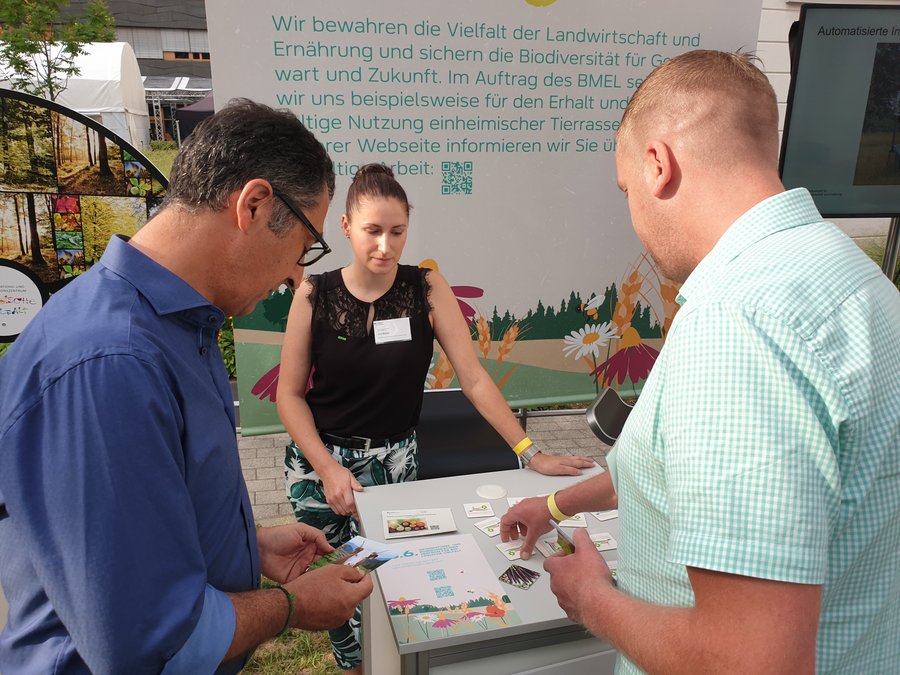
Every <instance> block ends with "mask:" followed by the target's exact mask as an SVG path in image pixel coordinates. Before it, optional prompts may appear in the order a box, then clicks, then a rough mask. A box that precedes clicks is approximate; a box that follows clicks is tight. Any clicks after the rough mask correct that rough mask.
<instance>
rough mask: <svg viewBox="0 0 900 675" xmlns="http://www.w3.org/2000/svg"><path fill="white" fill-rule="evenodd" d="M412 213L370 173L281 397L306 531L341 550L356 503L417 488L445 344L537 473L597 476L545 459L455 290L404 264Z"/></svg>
mask: <svg viewBox="0 0 900 675" xmlns="http://www.w3.org/2000/svg"><path fill="white" fill-rule="evenodd" d="M409 208H410V207H409V202H408V200H407V198H406V193H405V191H404V190H403V188H402V187H401V186H400V184H399V183H398V182H397V181H396V180H395V179H394V175H393V172H392V171H391V169H390V168H388V167H386V166H384V165H382V164H367V165H365V166H363V167H361V168H360V169H359V171H357V173H356V176H355V177H354V179H353V183H352V184H351V186H350V190H349V191H348V193H347V205H346V212H345V213H344V215H343V216H342V217H341V227H342V229H343V231H344V234H345V235H346V236H347V237H348V238H349V239H350V244H351V247H352V249H353V262H352V263H351V264H350V265H349V266H348V267H345V268H343V269H338V270H334V271H331V272H326V273H325V274H321V275H316V276H312V277H310V278H308V279H305V280H304V282H303V284H302V285H301V287H300V289H299V290H298V292H297V294H296V296H295V298H294V302H293V304H292V305H291V311H290V315H289V317H288V324H287V332H286V334H285V339H284V346H283V347H282V354H281V371H280V374H279V381H278V393H277V401H278V413H279V415H280V416H281V420H282V422H283V423H284V426H285V428H286V429H287V431H288V433H290V435H291V438H292V439H293V441H292V442H291V443H290V444H289V445H288V447H287V453H286V457H285V474H286V480H287V486H288V493H289V495H290V501H291V505H292V507H293V509H294V513H295V515H296V516H297V519H298V520H300V521H301V522H305V523H307V524H310V525H313V526H315V527H318V528H320V529H322V530H323V531H324V532H325V535H326V537H327V538H328V541H329V542H330V543H331V544H332V545H333V546H337V545H339V544H341V543H343V542H344V541H346V540H347V539H350V538H352V537H353V536H355V535H356V534H357V533H358V530H357V523H356V520H355V518H354V517H353V516H354V515H355V513H356V505H355V501H354V497H353V493H354V492H355V491H360V490H362V489H363V487H364V486H365V485H380V484H385V483H395V482H402V481H406V480H415V477H416V469H417V466H418V461H417V456H416V435H415V425H416V422H417V421H418V417H419V412H420V410H421V407H422V396H423V391H424V387H425V377H426V375H427V373H428V367H429V364H430V362H431V357H432V353H433V341H434V338H435V337H437V340H438V342H439V343H440V345H441V347H442V348H443V350H444V352H445V353H446V354H447V357H448V358H449V360H450V362H451V364H452V365H453V367H454V369H455V370H456V373H457V377H458V378H459V383H460V386H461V387H462V390H463V392H464V393H465V394H466V396H467V397H468V398H469V399H470V400H471V401H472V403H473V404H474V405H475V407H476V408H477V409H478V411H479V413H481V415H482V416H483V417H484V418H485V419H486V420H487V421H488V422H490V424H491V425H492V426H493V427H494V428H495V429H496V430H497V432H498V433H499V434H500V435H501V436H502V437H503V438H504V440H506V442H507V443H509V444H510V447H512V448H514V450H515V451H516V452H517V453H518V454H519V456H520V457H521V458H522V459H523V460H524V461H525V462H526V463H527V466H528V467H529V468H532V469H535V470H536V471H539V472H541V473H545V474H554V475H573V474H577V473H579V469H582V468H587V467H589V466H591V465H592V464H593V463H592V462H591V460H589V459H587V458H585V457H555V456H550V455H544V454H542V453H540V452H538V451H537V448H536V447H535V446H534V445H533V444H532V443H531V442H530V440H529V439H528V438H527V436H526V435H525V432H524V431H523V430H522V427H521V426H520V425H519V423H518V421H517V420H516V418H515V417H514V416H513V414H512V412H511V411H510V409H509V406H508V405H507V403H506V401H505V400H504V398H503V396H502V395H501V394H500V391H499V390H498V389H497V386H496V385H495V384H494V382H493V380H492V379H491V378H490V376H489V375H488V374H487V372H485V370H484V368H482V367H481V364H480V363H479V362H478V359H477V358H476V356H475V351H474V349H473V348H472V339H471V336H470V334H469V329H468V327H467V326H466V322H465V320H464V318H463V316H462V313H461V312H460V310H459V305H458V304H457V301H456V297H455V296H454V294H453V292H452V291H451V289H450V286H449V284H448V283H447V281H446V280H445V279H444V278H443V277H442V276H441V275H440V273H438V272H437V271H434V270H427V269H420V268H418V267H413V266H410V265H401V264H400V262H399V261H400V254H401V253H402V252H403V247H404V245H405V243H406V236H407V230H408V227H409ZM310 375H311V378H310ZM310 385H311V386H310ZM354 623H356V626H354V625H353V624H354ZM357 626H358V622H353V621H351V624H350V626H349V627H348V626H344V627H342V628H339V629H337V630H335V631H332V632H331V639H332V646H333V649H334V654H335V659H336V661H337V663H338V665H339V666H340V667H341V668H343V669H345V670H350V671H354V672H358V669H359V664H360V662H361V652H360V649H359V644H358V642H357V640H356V636H355V635H354V632H353V631H354V629H355V628H356V627H357Z"/></svg>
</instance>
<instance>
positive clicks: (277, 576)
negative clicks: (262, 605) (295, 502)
mask: <svg viewBox="0 0 900 675" xmlns="http://www.w3.org/2000/svg"><path fill="white" fill-rule="evenodd" d="M256 542H257V545H258V547H259V562H260V567H261V568H262V573H263V574H264V575H265V576H267V577H268V578H269V579H271V580H272V581H277V582H278V583H281V584H285V583H287V582H289V581H292V580H294V579H296V578H297V577H299V576H300V575H301V574H303V573H304V572H305V571H306V568H307V566H308V565H309V564H310V563H311V562H312V561H313V560H315V559H316V558H318V557H319V556H322V555H325V554H326V553H330V552H331V551H333V550H334V548H333V547H332V546H331V545H330V544H329V543H328V542H327V541H326V540H325V535H324V534H322V532H321V530H317V529H316V528H314V527H310V526H309V525H304V524H303V523H291V524H289V525H279V526H278V527H263V528H260V529H259V530H257V531H256Z"/></svg>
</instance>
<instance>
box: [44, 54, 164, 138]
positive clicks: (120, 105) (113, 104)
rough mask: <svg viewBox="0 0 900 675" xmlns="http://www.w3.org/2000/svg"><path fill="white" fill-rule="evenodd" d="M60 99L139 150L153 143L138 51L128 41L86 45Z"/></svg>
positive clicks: (58, 99) (59, 101)
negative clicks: (137, 55)
mask: <svg viewBox="0 0 900 675" xmlns="http://www.w3.org/2000/svg"><path fill="white" fill-rule="evenodd" d="M85 49H86V51H85V53H84V54H82V55H81V56H79V57H78V58H77V59H76V60H75V64H76V65H77V66H78V67H79V69H80V70H81V72H80V73H79V74H78V75H77V76H76V77H72V78H69V83H68V86H67V87H66V89H65V91H63V92H62V93H61V94H60V95H59V96H58V97H57V98H56V102H57V103H60V104H62V105H64V106H67V107H69V108H72V109H73V110H77V111H78V112H80V113H81V114H82V115H87V116H88V117H92V118H93V119H95V120H97V121H98V122H100V123H101V124H102V125H103V126H105V127H106V128H107V129H110V130H111V131H113V132H115V133H116V134H118V135H119V136H121V137H122V138H124V139H125V140H126V141H129V142H130V143H131V144H132V145H133V146H135V147H136V148H137V149H139V150H140V149H142V148H144V147H145V146H149V145H150V115H149V114H148V113H147V101H146V98H145V94H144V83H143V81H142V80H141V71H140V68H139V67H138V62H137V58H136V57H135V55H134V50H133V49H132V48H131V45H130V44H128V43H127V42H95V43H93V44H89V45H85Z"/></svg>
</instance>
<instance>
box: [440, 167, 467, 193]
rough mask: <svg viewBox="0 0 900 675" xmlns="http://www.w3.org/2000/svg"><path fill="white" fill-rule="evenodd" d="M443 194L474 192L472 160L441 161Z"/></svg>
mask: <svg viewBox="0 0 900 675" xmlns="http://www.w3.org/2000/svg"><path fill="white" fill-rule="evenodd" d="M441 194H442V195H470V194H472V162H441Z"/></svg>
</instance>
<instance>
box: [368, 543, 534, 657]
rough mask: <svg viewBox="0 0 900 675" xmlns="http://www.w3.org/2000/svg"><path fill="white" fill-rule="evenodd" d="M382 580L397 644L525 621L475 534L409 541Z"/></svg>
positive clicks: (380, 573) (381, 572)
mask: <svg viewBox="0 0 900 675" xmlns="http://www.w3.org/2000/svg"><path fill="white" fill-rule="evenodd" d="M378 579H379V581H380V582H381V590H382V593H383V595H384V597H385V602H386V604H387V608H388V615H389V616H390V620H391V627H392V628H393V630H394V636H395V637H396V639H397V643H398V644H407V643H410V642H419V641H422V640H434V639H436V638H440V637H447V636H448V635H454V634H457V635H458V634H466V633H477V632H480V631H487V630H497V629H499V628H505V627H506V626H511V625H516V624H520V623H522V620H521V618H520V617H519V615H518V613H517V612H516V611H515V609H514V608H513V606H512V605H511V604H510V600H509V597H508V596H506V595H504V591H503V589H502V587H501V585H500V581H499V580H498V578H497V575H495V574H494V572H493V571H492V570H491V567H490V565H489V564H488V562H487V560H486V559H485V557H484V554H483V553H482V552H481V549H480V548H479V547H478V544H477V543H476V542H475V538H474V536H473V535H471V534H462V535H449V536H442V537H435V538H429V539H427V540H425V541H421V542H415V543H413V542H410V545H409V548H408V549H407V550H406V551H404V552H402V553H400V555H399V556H398V557H397V559H396V560H394V562H392V563H391V564H390V565H386V566H385V567H383V568H382V569H380V570H378Z"/></svg>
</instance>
